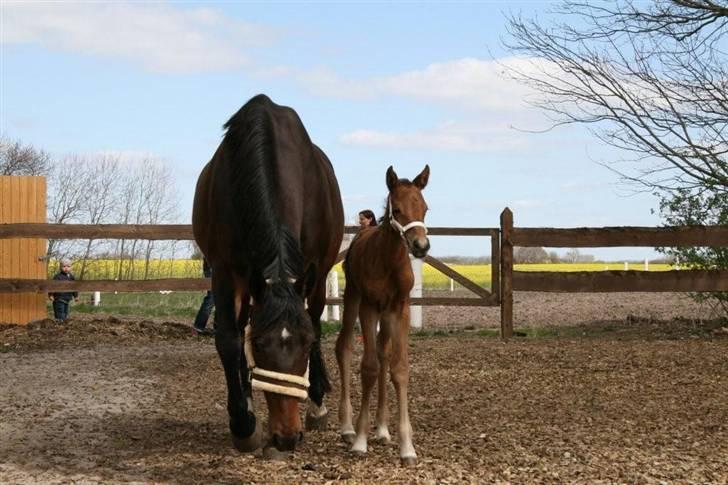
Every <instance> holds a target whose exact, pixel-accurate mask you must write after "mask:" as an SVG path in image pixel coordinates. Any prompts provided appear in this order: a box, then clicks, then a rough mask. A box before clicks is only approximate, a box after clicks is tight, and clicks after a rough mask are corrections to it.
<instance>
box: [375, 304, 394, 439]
mask: <svg viewBox="0 0 728 485" xmlns="http://www.w3.org/2000/svg"><path fill="white" fill-rule="evenodd" d="M392 323H393V322H391V321H390V320H388V319H387V314H382V319H381V320H380V322H379V334H378V335H377V358H378V359H379V376H378V377H377V418H376V423H377V431H376V433H375V435H374V439H375V440H377V441H383V442H385V443H389V441H390V436H389V425H388V421H389V407H388V406H387V378H388V377H389V375H388V374H389V358H390V354H391V350H392V345H391V335H392Z"/></svg>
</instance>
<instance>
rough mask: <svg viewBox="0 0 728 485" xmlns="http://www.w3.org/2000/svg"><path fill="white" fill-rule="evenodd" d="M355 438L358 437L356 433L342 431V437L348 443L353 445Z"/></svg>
mask: <svg viewBox="0 0 728 485" xmlns="http://www.w3.org/2000/svg"><path fill="white" fill-rule="evenodd" d="M354 438H356V433H341V439H342V440H343V441H344V443H346V444H347V445H353V444H354Z"/></svg>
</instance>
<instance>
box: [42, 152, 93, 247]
mask: <svg viewBox="0 0 728 485" xmlns="http://www.w3.org/2000/svg"><path fill="white" fill-rule="evenodd" d="M83 167H84V161H83V159H82V158H81V157H79V156H77V155H71V156H67V157H65V158H64V159H63V160H61V161H60V162H59V163H57V164H55V165H54V166H53V167H52V168H51V169H50V171H49V174H48V222H52V223H55V224H64V223H66V224H68V223H72V222H77V223H80V222H82V210H83V205H84V198H86V197H88V191H87V185H88V178H87V173H86V172H85V170H83ZM72 244H73V243H72V242H68V241H62V240H56V239H49V240H48V252H47V256H48V257H49V258H50V257H58V256H60V253H65V254H69V253H70V248H71V247H72Z"/></svg>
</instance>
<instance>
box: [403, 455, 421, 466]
mask: <svg viewBox="0 0 728 485" xmlns="http://www.w3.org/2000/svg"><path fill="white" fill-rule="evenodd" d="M400 461H401V463H402V466H415V465H416V464H417V457H416V456H405V457H402V458H400Z"/></svg>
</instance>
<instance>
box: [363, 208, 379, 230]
mask: <svg viewBox="0 0 728 485" xmlns="http://www.w3.org/2000/svg"><path fill="white" fill-rule="evenodd" d="M376 225H377V218H376V217H375V216H374V212H372V211H371V210H369V209H364V210H363V211H361V212H359V227H360V228H361V229H365V228H367V227H374V226H376Z"/></svg>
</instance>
